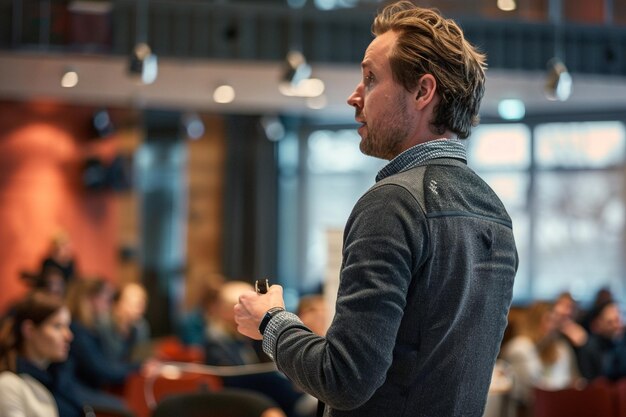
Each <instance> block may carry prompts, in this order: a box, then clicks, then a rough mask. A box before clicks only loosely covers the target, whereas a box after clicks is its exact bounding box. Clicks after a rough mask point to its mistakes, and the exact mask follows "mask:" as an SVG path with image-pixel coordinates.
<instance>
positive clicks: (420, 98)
mask: <svg viewBox="0 0 626 417" xmlns="http://www.w3.org/2000/svg"><path fill="white" fill-rule="evenodd" d="M436 92H437V80H435V77H433V75H432V74H424V75H422V77H421V78H420V79H419V81H418V82H417V87H416V88H415V106H416V108H417V109H418V110H423V109H424V108H425V107H426V106H428V105H429V104H430V103H431V102H432V101H433V98H434V97H435V93H436Z"/></svg>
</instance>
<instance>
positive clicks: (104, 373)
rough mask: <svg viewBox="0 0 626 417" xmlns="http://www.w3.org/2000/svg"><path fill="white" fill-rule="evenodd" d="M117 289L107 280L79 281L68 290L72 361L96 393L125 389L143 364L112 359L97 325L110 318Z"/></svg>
mask: <svg viewBox="0 0 626 417" xmlns="http://www.w3.org/2000/svg"><path fill="white" fill-rule="evenodd" d="M112 297H113V288H112V287H111V285H110V284H109V283H108V282H107V281H105V280H104V279H99V278H97V279H78V280H75V281H74V282H73V283H72V284H71V285H70V288H69V290H68V296H67V305H68V307H69V309H70V312H71V314H72V317H73V319H72V325H71V329H72V332H73V333H74V341H73V342H72V345H71V350H70V358H71V359H72V360H73V362H74V365H75V372H76V376H77V378H78V379H79V380H80V381H82V383H83V384H85V385H88V386H90V387H93V388H96V389H102V388H105V387H110V386H122V385H123V384H124V382H125V381H126V378H127V377H128V376H129V375H130V374H131V373H133V372H136V371H138V370H139V369H140V364H139V363H127V362H123V361H119V360H115V359H111V358H109V357H108V356H107V355H106V354H105V352H104V347H103V345H104V342H103V341H102V339H101V338H100V335H99V333H98V331H97V325H98V323H99V322H101V321H102V320H104V318H105V317H107V316H108V314H109V311H110V309H111V299H112Z"/></svg>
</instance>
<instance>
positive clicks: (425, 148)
mask: <svg viewBox="0 0 626 417" xmlns="http://www.w3.org/2000/svg"><path fill="white" fill-rule="evenodd" d="M436 158H454V159H460V160H462V161H463V162H467V151H466V149H465V143H464V142H462V141H461V140H459V139H445V138H443V139H435V140H430V141H428V142H424V143H420V144H418V145H415V146H413V147H411V148H409V149H407V150H405V151H404V152H402V153H401V154H399V155H398V156H396V157H395V158H393V159H392V160H391V161H389V163H388V164H387V165H385V166H384V167H383V169H381V170H380V171H379V172H378V175H376V182H378V181H380V180H383V179H385V178H387V177H389V176H391V175H394V174H397V173H399V172H402V171H406V170H408V169H411V168H414V167H416V166H418V165H422V164H423V163H424V162H426V161H429V160H431V159H436Z"/></svg>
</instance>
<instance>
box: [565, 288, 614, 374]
mask: <svg viewBox="0 0 626 417" xmlns="http://www.w3.org/2000/svg"><path fill="white" fill-rule="evenodd" d="M589 330H590V333H589V338H588V340H587V343H585V344H583V345H582V346H581V347H580V348H579V349H578V350H577V351H576V356H577V359H578V368H579V370H580V373H581V375H582V376H583V377H584V378H586V379H587V380H590V381H591V380H593V379H595V378H599V377H608V378H613V379H618V378H621V377H622V376H624V375H626V346H624V323H623V322H622V317H621V313H620V310H619V306H618V304H617V303H616V302H615V301H613V300H608V301H604V302H602V303H599V304H598V305H596V306H594V308H593V309H592V310H591V311H590V312H589Z"/></svg>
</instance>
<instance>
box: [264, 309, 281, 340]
mask: <svg viewBox="0 0 626 417" xmlns="http://www.w3.org/2000/svg"><path fill="white" fill-rule="evenodd" d="M281 311H285V309H284V308H283V307H272V308H270V309H269V310H267V313H265V316H263V320H261V324H259V333H261V335H263V333H265V328H266V327H267V324H268V323H269V322H270V320H271V319H272V317H274V316H275V315H276V314H277V313H279V312H281Z"/></svg>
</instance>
